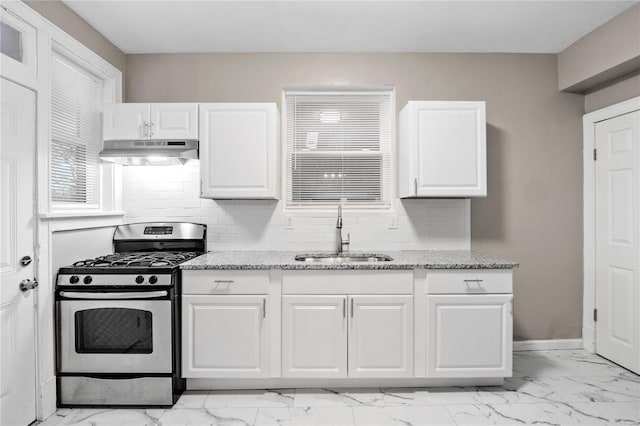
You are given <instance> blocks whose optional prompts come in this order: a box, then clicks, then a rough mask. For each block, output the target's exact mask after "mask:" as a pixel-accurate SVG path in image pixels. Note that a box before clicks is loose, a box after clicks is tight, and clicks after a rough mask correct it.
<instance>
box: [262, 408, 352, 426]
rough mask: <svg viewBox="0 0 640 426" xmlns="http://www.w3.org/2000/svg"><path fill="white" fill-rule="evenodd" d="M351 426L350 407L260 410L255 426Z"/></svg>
mask: <svg viewBox="0 0 640 426" xmlns="http://www.w3.org/2000/svg"><path fill="white" fill-rule="evenodd" d="M294 425H295V426H353V425H354V421H353V412H352V410H351V407H294V408H260V409H258V416H257V417H256V422H255V426H294Z"/></svg>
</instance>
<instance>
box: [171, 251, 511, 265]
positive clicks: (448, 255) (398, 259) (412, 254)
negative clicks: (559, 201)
mask: <svg viewBox="0 0 640 426" xmlns="http://www.w3.org/2000/svg"><path fill="white" fill-rule="evenodd" d="M309 253H310V252H309ZM367 253H369V252H367ZM298 254H301V252H293V251H210V252H208V253H206V254H203V255H202V256H199V257H196V258H195V259H191V260H190V261H188V262H185V263H183V264H181V265H180V268H181V269H186V270H197V269H238V270H240V269H416V268H424V269H512V268H516V267H518V263H516V262H513V261H510V260H505V259H501V258H498V257H494V256H489V255H486V254H482V253H477V252H474V251H468V250H406V251H385V252H380V254H385V255H388V256H391V258H392V259H393V260H391V261H388V262H354V263H310V262H300V261H296V260H295V257H296V255H298ZM304 254H307V253H304ZM313 254H323V255H327V254H329V253H328V252H324V253H318V252H314V253H313ZM350 254H351V255H354V254H358V252H350Z"/></svg>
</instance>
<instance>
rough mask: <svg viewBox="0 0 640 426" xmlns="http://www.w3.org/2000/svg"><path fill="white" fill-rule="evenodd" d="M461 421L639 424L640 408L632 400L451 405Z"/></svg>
mask: <svg viewBox="0 0 640 426" xmlns="http://www.w3.org/2000/svg"><path fill="white" fill-rule="evenodd" d="M447 409H448V410H449V412H450V413H451V415H452V416H453V418H454V420H455V421H456V424H458V425H515V424H546V425H575V424H582V425H610V424H617V425H638V422H640V411H639V410H638V408H637V407H633V405H632V404H630V403H629V402H591V403H578V404H569V403H555V404H551V403H548V404H476V405H451V406H447Z"/></svg>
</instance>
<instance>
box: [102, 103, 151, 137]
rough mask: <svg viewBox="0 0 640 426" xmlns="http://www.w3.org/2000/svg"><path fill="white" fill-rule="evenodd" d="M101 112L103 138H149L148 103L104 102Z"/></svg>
mask: <svg viewBox="0 0 640 426" xmlns="http://www.w3.org/2000/svg"><path fill="white" fill-rule="evenodd" d="M103 114H104V118H103V135H104V139H105V140H131V139H149V131H150V130H149V128H150V125H151V120H150V112H149V104H136V103H130V104H105V105H104V112H103Z"/></svg>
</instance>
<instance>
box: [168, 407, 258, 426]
mask: <svg viewBox="0 0 640 426" xmlns="http://www.w3.org/2000/svg"><path fill="white" fill-rule="evenodd" d="M257 414H258V409H257V408H248V407H244V408H209V409H205V408H178V409H175V408H174V409H171V410H168V411H167V412H165V413H164V414H163V415H162V416H160V418H159V419H158V423H157V425H158V426H214V425H215V426H253V424H254V423H255V420H256V415H257Z"/></svg>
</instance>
